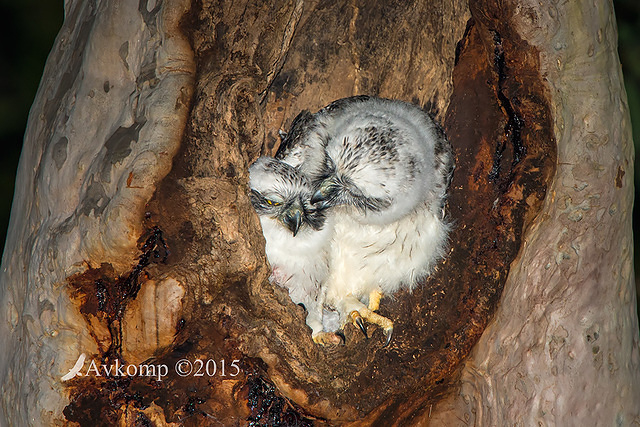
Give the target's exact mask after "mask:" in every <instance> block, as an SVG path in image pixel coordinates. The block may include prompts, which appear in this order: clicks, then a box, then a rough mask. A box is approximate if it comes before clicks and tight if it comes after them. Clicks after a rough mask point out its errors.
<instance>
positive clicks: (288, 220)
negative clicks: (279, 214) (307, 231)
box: [282, 204, 302, 237]
mask: <svg viewBox="0 0 640 427" xmlns="http://www.w3.org/2000/svg"><path fill="white" fill-rule="evenodd" d="M282 222H284V224H285V225H286V226H287V227H288V228H289V230H291V232H292V233H293V236H294V237H295V235H296V234H298V230H300V226H302V208H301V207H300V206H298V205H297V204H296V205H294V206H292V207H291V209H289V210H288V211H287V212H286V213H285V214H284V217H283V218H282Z"/></svg>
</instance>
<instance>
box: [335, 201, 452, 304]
mask: <svg viewBox="0 0 640 427" xmlns="http://www.w3.org/2000/svg"><path fill="white" fill-rule="evenodd" d="M353 213H354V211H353V210H352V209H342V210H340V211H336V215H335V216H336V217H335V234H334V239H333V242H332V244H331V253H330V265H331V272H330V277H329V279H328V280H327V301H331V300H332V299H334V298H335V299H339V298H340V295H345V294H346V293H352V294H353V295H354V296H356V297H357V298H359V299H361V300H363V301H364V300H366V299H367V297H368V295H369V293H370V292H371V291H373V290H380V291H382V292H383V293H385V294H391V293H393V292H396V291H397V290H399V289H401V288H409V289H410V288H411V287H412V286H414V285H415V284H416V283H417V281H418V280H420V279H422V278H424V277H425V276H426V275H427V274H428V273H429V272H430V271H431V269H432V268H433V266H434V265H435V263H436V261H437V260H438V259H440V258H441V257H442V256H443V255H444V251H445V249H446V245H447V233H448V228H449V226H448V225H447V224H445V223H444V222H442V221H441V220H440V219H439V218H438V217H436V216H435V215H434V214H432V213H431V212H430V211H429V209H428V208H427V207H426V206H423V207H421V208H420V209H418V210H416V211H414V212H413V213H412V214H410V215H407V216H406V217H404V218H402V219H400V220H399V221H396V222H394V223H391V224H387V225H377V224H363V223H362V222H360V221H358V216H357V215H354V214H353Z"/></svg>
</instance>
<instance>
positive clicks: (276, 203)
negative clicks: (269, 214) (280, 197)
mask: <svg viewBox="0 0 640 427" xmlns="http://www.w3.org/2000/svg"><path fill="white" fill-rule="evenodd" d="M265 200H266V201H267V204H269V205H271V206H280V205H281V203H280V202H274V201H273V200H269V199H265Z"/></svg>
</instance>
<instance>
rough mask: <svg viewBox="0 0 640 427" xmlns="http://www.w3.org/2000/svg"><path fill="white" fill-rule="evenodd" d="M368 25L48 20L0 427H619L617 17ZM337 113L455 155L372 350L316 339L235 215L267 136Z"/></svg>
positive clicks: (187, 12)
mask: <svg viewBox="0 0 640 427" xmlns="http://www.w3.org/2000/svg"><path fill="white" fill-rule="evenodd" d="M388 3H389V4H383V3H381V2H363V1H359V0H353V1H350V2H340V3H331V2H329V3H326V4H325V3H322V2H318V1H306V2H305V1H303V0H289V1H286V0H283V1H269V2H246V3H238V2H224V1H221V2H209V1H193V2H188V1H186V0H165V1H162V2H160V1H157V2H156V1H149V0H140V1H139V2H138V3H137V4H136V3H135V2H131V1H129V2H122V1H105V2H101V3H99V4H92V3H89V2H81V1H69V2H67V4H66V19H65V24H64V26H63V28H62V30H61V33H60V35H59V36H58V39H57V42H56V45H55V46H54V49H53V51H52V54H51V56H50V58H49V60H48V64H47V67H46V69H45V74H44V76H43V79H42V83H41V87H40V90H39V93H38V96H37V99H36V101H35V103H34V106H33V108H32V112H31V117H30V120H29V126H28V129H27V134H26V136H25V147H24V151H23V153H22V158H21V163H20V167H19V172H18V180H17V185H16V197H15V201H14V206H13V210H12V219H11V224H10V231H9V235H8V239H7V245H6V250H5V254H4V257H3V260H2V271H1V272H0V281H1V283H2V287H1V288H0V301H1V303H0V305H1V306H2V307H4V309H3V310H2V311H0V313H1V315H0V316H1V319H0V335H1V336H2V337H3V339H4V341H5V342H6V346H5V347H6V348H8V349H11V351H5V352H3V353H2V354H0V378H2V392H3V400H2V412H1V413H0V424H3V425H4V424H8V425H22V424H34V425H39V424H49V423H51V420H52V419H54V420H57V422H58V423H61V424H64V423H74V422H75V423H79V424H80V425H87V424H89V423H93V424H96V423H97V424H98V425H115V424H117V423H120V424H122V425H137V423H153V424H155V425H166V424H169V423H176V425H180V424H184V425H199V424H202V425H244V424H247V423H249V422H253V424H254V425H291V424H295V423H298V424H299V425H306V424H308V425H311V424H316V425H322V424H325V423H326V424H343V423H353V424H362V425H391V424H393V423H395V424H397V425H411V424H429V423H433V424H434V425H439V424H442V425H455V424H458V423H460V422H462V423H465V424H475V425H503V424H516V423H517V424H522V425H533V424H536V423H544V424H555V425H567V424H579V425H586V424H605V425H608V424H613V423H614V422H615V423H617V424H618V425H628V424H632V423H633V422H634V421H635V422H640V415H639V414H640V409H639V408H638V405H637V402H638V401H640V378H639V377H640V366H639V365H640V361H639V354H638V350H639V346H638V322H637V316H636V312H635V304H636V303H635V291H634V286H633V271H632V250H631V244H632V239H631V206H632V183H633V180H632V179H631V177H632V176H633V166H632V165H633V162H632V143H631V136H630V135H631V134H630V124H629V118H628V112H627V107H626V99H625V95H624V89H623V88H622V83H621V82H622V79H621V74H620V65H619V63H618V59H617V54H616V45H615V40H616V31H615V25H614V22H615V21H614V17H613V11H612V8H611V5H610V4H608V3H607V4H599V5H593V4H591V3H590V4H587V2H579V3H566V4H562V5H559V4H555V3H549V4H547V5H540V4H539V2H535V3H534V2H530V1H526V0H525V1H521V2H518V4H515V2H501V4H500V5H499V7H498V6H496V5H495V4H493V3H492V2H485V1H480V0H472V1H470V2H469V4H467V2H465V1H462V0H459V1H453V2H451V1H449V2H444V1H431V2H426V1H419V0H415V1H410V2H401V3H400V4H395V3H396V2H388ZM354 94H371V95H377V96H382V97H389V98H397V99H403V100H406V101H409V102H413V103H415V104H418V105H420V106H422V107H423V108H425V109H427V110H429V111H430V112H432V113H433V114H434V115H435V116H436V118H437V119H439V120H440V121H441V122H442V123H443V125H444V127H445V130H446V132H447V134H448V137H449V139H450V140H451V142H452V145H453V146H454V149H455V152H456V171H455V176H454V181H453V184H452V187H451V190H450V193H451V195H450V198H449V206H448V212H449V214H450V216H451V217H452V218H453V220H454V224H455V229H454V231H453V233H452V236H451V250H450V253H449V255H448V257H447V259H446V260H445V261H443V262H442V263H441V264H440V265H439V266H438V268H437V271H436V272H435V273H434V274H433V275H432V276H431V277H430V278H429V279H428V280H426V281H425V283H423V284H422V285H421V286H420V287H419V288H418V289H416V290H414V291H413V292H412V293H410V292H404V291H402V292H398V293H397V294H396V295H394V297H393V298H385V299H383V302H382V306H381V309H380V310H381V311H380V312H381V314H383V315H385V316H387V317H389V318H392V319H393V320H394V321H395V324H396V331H397V332H394V338H393V341H392V343H391V345H390V346H389V347H386V348H383V347H382V341H383V340H382V338H381V333H380V332H379V331H377V330H374V329H372V330H371V331H372V332H373V334H372V336H371V338H370V339H368V340H367V339H365V338H364V337H363V336H361V335H359V334H358V333H357V331H356V330H355V329H353V328H351V326H348V327H347V329H346V331H345V333H346V337H347V340H346V343H345V345H344V346H337V347H328V348H324V347H318V346H316V345H315V344H314V343H313V341H312V340H311V334H310V331H309V329H308V328H307V327H306V325H305V320H304V318H305V314H304V311H303V309H302V308H300V307H298V306H297V305H295V304H294V303H293V302H292V301H291V300H290V299H289V297H288V295H287V293H286V291H285V290H283V289H281V288H279V287H277V286H274V285H272V284H270V283H269V281H268V279H267V278H268V276H269V274H270V268H269V266H268V263H267V260H266V258H265V255H264V240H263V238H262V234H261V230H260V225H259V221H258V219H257V216H256V214H255V212H254V211H253V209H252V207H251V204H250V202H249V198H248V195H247V182H248V173H247V168H248V165H250V164H251V163H252V162H253V161H254V160H255V159H256V158H257V157H258V156H260V155H269V154H273V153H274V152H275V150H276V149H277V145H278V142H277V141H278V129H285V130H286V128H287V127H288V126H289V125H290V123H291V120H292V119H293V117H295V115H296V114H297V113H298V112H299V111H300V110H302V109H310V110H312V111H315V110H317V109H319V108H320V107H322V106H324V105H326V104H328V103H329V102H331V101H333V100H335V99H338V98H342V97H345V96H350V95H354ZM4 337H6V338H4ZM81 355H83V356H81ZM76 362H77V363H76ZM74 364H76V365H77V366H76V368H78V373H79V374H80V375H78V376H74V372H75V371H74V372H71V373H70V374H69V370H71V369H72V367H74ZM118 366H119V367H120V368H122V370H121V371H118V369H117V368H118ZM109 368H111V369H113V370H111V371H107V369H109ZM187 368H188V369H187ZM134 371H135V372H134ZM143 372H144V373H143ZM120 373H122V375H121V374H120ZM126 374H128V375H126Z"/></svg>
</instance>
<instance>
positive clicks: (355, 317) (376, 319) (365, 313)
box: [349, 307, 393, 347]
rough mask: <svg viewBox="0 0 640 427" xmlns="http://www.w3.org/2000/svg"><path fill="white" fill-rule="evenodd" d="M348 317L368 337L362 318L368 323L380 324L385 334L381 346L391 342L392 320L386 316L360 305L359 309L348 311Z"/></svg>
mask: <svg viewBox="0 0 640 427" xmlns="http://www.w3.org/2000/svg"><path fill="white" fill-rule="evenodd" d="M349 319H351V322H353V324H354V325H356V326H357V327H358V328H360V330H361V331H362V333H363V334H364V336H365V337H366V338H369V336H368V334H367V328H366V326H365V324H364V320H366V321H367V322H369V323H373V324H374V325H378V326H380V328H382V331H383V332H384V336H385V342H384V345H383V347H386V346H388V345H389V343H390V342H391V337H392V335H393V322H392V321H391V320H389V319H387V318H386V317H384V316H380V315H379V314H377V313H374V312H373V311H371V310H370V309H368V308H367V307H362V308H360V309H359V310H353V311H352V312H351V313H349Z"/></svg>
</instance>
